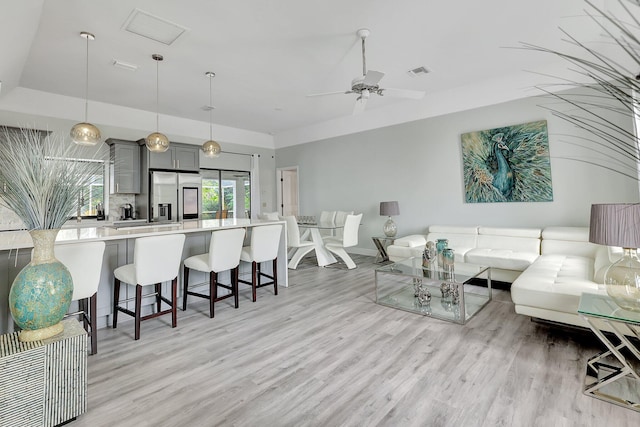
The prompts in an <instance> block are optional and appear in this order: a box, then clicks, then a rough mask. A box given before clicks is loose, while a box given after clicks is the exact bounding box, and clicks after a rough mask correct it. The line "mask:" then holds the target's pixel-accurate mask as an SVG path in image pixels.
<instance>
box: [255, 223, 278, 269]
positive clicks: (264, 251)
mask: <svg viewBox="0 0 640 427" xmlns="http://www.w3.org/2000/svg"><path fill="white" fill-rule="evenodd" d="M281 233H282V224H274V225H261V226H258V227H253V228H252V230H251V257H252V258H253V261H255V262H264V261H270V260H272V259H276V258H277V257H278V248H279V247H280V234H281Z"/></svg>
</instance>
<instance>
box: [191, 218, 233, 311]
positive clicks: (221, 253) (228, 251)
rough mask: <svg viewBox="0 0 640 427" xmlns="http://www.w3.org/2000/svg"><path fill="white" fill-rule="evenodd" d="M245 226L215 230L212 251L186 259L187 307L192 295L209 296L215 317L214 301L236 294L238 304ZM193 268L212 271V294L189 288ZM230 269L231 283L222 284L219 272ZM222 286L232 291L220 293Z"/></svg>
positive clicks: (212, 238) (210, 289)
mask: <svg viewBox="0 0 640 427" xmlns="http://www.w3.org/2000/svg"><path fill="white" fill-rule="evenodd" d="M244 235H245V230H244V228H231V229H226V230H217V231H213V232H212V233H211V242H210V243H209V252H208V253H205V254H202V255H194V256H191V257H189V258H187V259H185V260H184V274H183V276H182V277H183V281H184V288H183V290H182V294H183V295H182V309H183V310H186V309H187V296H188V295H192V296H196V297H200V298H205V299H208V300H209V317H211V318H213V317H214V305H215V303H216V302H218V301H222V300H223V299H226V298H229V297H234V305H235V308H238V266H239V265H240V253H241V252H242V244H243V242H244ZM189 270H196V271H202V272H204V273H208V274H209V295H205V294H202V293H199V292H194V291H190V290H189ZM223 271H230V275H231V280H230V282H231V283H230V284H228V285H226V284H222V283H220V281H219V280H218V275H219V273H221V272H223ZM218 287H221V288H224V289H227V290H228V291H230V292H229V293H228V294H226V295H223V296H218Z"/></svg>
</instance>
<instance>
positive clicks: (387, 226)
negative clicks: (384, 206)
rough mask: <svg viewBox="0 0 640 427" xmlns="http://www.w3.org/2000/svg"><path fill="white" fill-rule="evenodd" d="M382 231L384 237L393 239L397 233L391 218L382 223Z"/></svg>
mask: <svg viewBox="0 0 640 427" xmlns="http://www.w3.org/2000/svg"><path fill="white" fill-rule="evenodd" d="M382 231H384V235H385V236H387V237H395V236H396V233H397V232H398V227H396V223H395V222H393V220H392V219H391V217H389V219H388V220H387V222H385V223H384V226H383V227H382Z"/></svg>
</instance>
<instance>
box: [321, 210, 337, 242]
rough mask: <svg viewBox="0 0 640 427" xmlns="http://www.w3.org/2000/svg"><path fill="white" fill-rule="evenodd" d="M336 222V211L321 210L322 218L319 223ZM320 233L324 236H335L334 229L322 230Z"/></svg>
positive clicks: (332, 224) (331, 223) (332, 223)
mask: <svg viewBox="0 0 640 427" xmlns="http://www.w3.org/2000/svg"><path fill="white" fill-rule="evenodd" d="M335 223H336V211H322V212H320V219H319V220H318V225H328V226H334V225H335ZM320 235H321V236H323V237H330V236H333V232H332V230H320Z"/></svg>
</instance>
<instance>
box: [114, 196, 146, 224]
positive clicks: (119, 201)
mask: <svg viewBox="0 0 640 427" xmlns="http://www.w3.org/2000/svg"><path fill="white" fill-rule="evenodd" d="M127 203H129V204H131V206H133V211H134V212H135V216H136V218H139V217H140V212H138V211H137V208H136V195H135V194H110V195H109V219H110V220H111V221H117V220H119V219H120V215H121V212H122V211H121V209H120V207H121V206H122V205H125V204H127Z"/></svg>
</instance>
